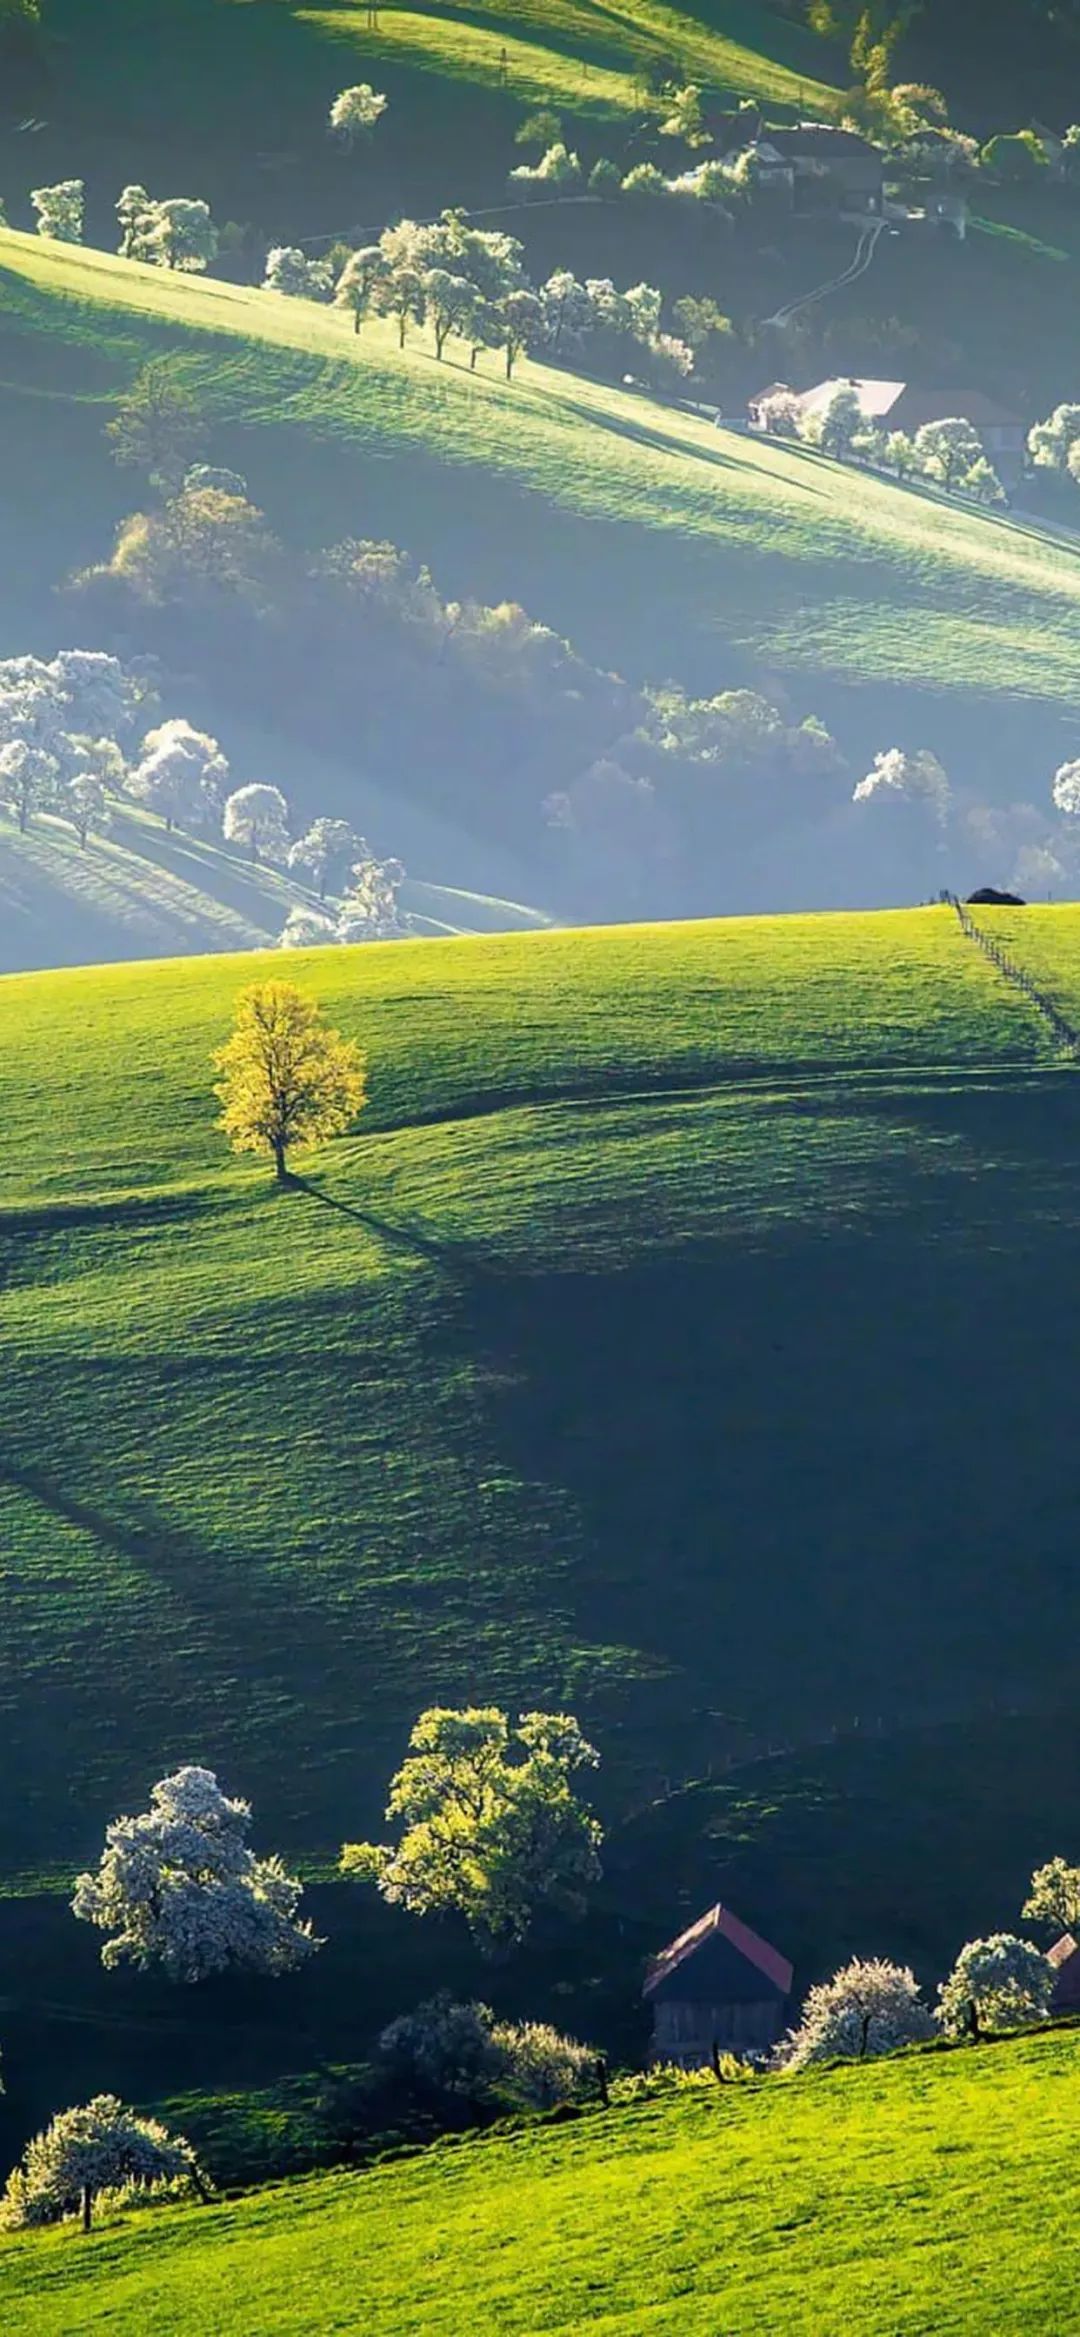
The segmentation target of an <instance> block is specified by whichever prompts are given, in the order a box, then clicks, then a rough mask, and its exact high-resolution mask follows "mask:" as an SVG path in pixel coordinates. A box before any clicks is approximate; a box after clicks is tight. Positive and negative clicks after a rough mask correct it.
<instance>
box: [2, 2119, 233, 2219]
mask: <svg viewBox="0 0 1080 2337" xmlns="http://www.w3.org/2000/svg"><path fill="white" fill-rule="evenodd" d="M178 2181H183V2182H188V2183H190V2184H191V2186H192V2188H193V2190H195V2191H197V2192H198V2195H199V2197H200V2199H204V2200H205V2199H208V2198H209V2192H208V2191H207V2188H206V2183H205V2181H204V2178H203V2176H202V2174H201V2172H200V2169H199V2163H198V2160H197V2159H196V2156H195V2153H194V2151H193V2150H192V2147H191V2144H190V2142H186V2141H185V2140H184V2137H183V2135H182V2134H170V2133H169V2130H168V2128H167V2127H165V2126H162V2125H161V2124H160V2123H159V2121H158V2119H156V2118H145V2117H142V2116H140V2114H139V2113H138V2112H137V2111H135V2110H129V2109H127V2108H126V2107H125V2105H124V2103H123V2102H121V2101H118V2100H117V2098H116V2095H115V2094H95V2096H94V2099H93V2101H92V2102H85V2103H83V2104H82V2105H81V2107H80V2108H79V2109H76V2110H61V2112H60V2114H59V2117H56V2118H54V2119H53V2121H52V2124H51V2126H47V2127H46V2128H45V2131H44V2133H42V2134H35V2136H34V2139H33V2141H32V2142H29V2143H28V2144H27V2146H26V2149H25V2151H24V2153H23V2156H22V2160H21V2162H20V2164H19V2165H18V2166H17V2167H15V2168H14V2169H13V2171H12V2173H11V2174H10V2175H9V2176H8V2179H7V2186H6V2188H5V2191H4V2195H3V2199H2V2201H0V2224H3V2225H4V2226H5V2227H6V2228H7V2229H8V2230H9V2231H10V2230H18V2229H20V2228H23V2227H25V2226H27V2225H34V2224H46V2223H59V2222H60V2221H61V2219H62V2218H63V2217H64V2216H67V2215H81V2217H82V2227H83V2230H84V2231H87V2232H88V2231H89V2230H90V2227H91V2224H92V2222H93V2218H94V2202H95V2200H96V2199H97V2198H99V2197H100V2194H101V2193H102V2192H103V2191H116V2190H119V2189H120V2188H121V2187H126V2186H127V2185H129V2184H135V2185H137V2187H138V2188H139V2189H140V2190H150V2189H152V2188H153V2187H154V2185H156V2184H158V2183H170V2182H171V2183H175V2182H178Z"/></svg>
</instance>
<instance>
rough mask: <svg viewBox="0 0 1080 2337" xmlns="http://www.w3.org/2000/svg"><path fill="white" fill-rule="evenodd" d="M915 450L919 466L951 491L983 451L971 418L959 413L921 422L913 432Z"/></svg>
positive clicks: (946, 490)
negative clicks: (970, 420) (939, 419)
mask: <svg viewBox="0 0 1080 2337" xmlns="http://www.w3.org/2000/svg"><path fill="white" fill-rule="evenodd" d="M915 454H916V458H917V461H918V464H919V468H920V470H921V471H922V472H923V473H924V475H925V476H926V477H927V478H928V479H937V480H939V481H940V483H941V485H942V486H943V487H944V489H945V493H946V494H947V495H951V493H952V491H953V488H954V487H956V486H958V485H959V483H960V480H961V479H964V478H966V477H967V474H968V472H969V471H970V470H972V469H973V468H974V466H975V464H976V463H977V462H978V461H979V458H980V456H981V454H982V440H981V439H980V437H979V433H978V431H977V430H975V429H974V428H973V427H972V424H971V423H970V422H965V421H964V420H963V418H962V417H961V416H959V415H956V416H952V417H950V418H949V419H947V420H945V421H942V422H924V423H923V425H922V428H921V430H917V431H916V432H915Z"/></svg>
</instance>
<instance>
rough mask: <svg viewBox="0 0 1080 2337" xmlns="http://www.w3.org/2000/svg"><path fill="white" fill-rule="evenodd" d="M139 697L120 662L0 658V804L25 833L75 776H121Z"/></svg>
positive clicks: (85, 654)
mask: <svg viewBox="0 0 1080 2337" xmlns="http://www.w3.org/2000/svg"><path fill="white" fill-rule="evenodd" d="M139 697H140V692H139V688H138V685H137V684H136V682H135V680H134V678H133V677H132V676H131V675H130V674H129V673H128V672H127V671H126V670H125V668H124V667H123V666H122V665H121V663H120V661H119V659H118V658H115V657H109V656H107V655H106V654H105V652H104V651H100V650H91V649H62V650H60V651H58V653H57V655H56V656H55V657H53V658H50V659H48V660H45V659H43V658H38V657H10V658H5V659H2V660H0V802H3V803H5V804H6V805H7V806H8V808H9V810H11V811H12V812H13V813H14V815H15V817H16V818H17V820H18V822H19V826H20V828H24V829H25V827H26V826H27V823H28V822H29V820H30V819H31V817H32V816H33V814H34V812H35V811H38V810H41V809H42V808H44V807H45V806H46V805H48V804H49V803H50V802H52V801H54V800H55V799H56V798H57V795H58V793H59V792H60V791H61V790H62V789H63V788H64V787H66V786H67V785H68V784H69V782H71V781H72V780H74V779H75V777H76V776H77V775H78V774H80V773H84V772H89V771H96V773H97V776H98V777H99V778H101V779H105V778H109V779H113V778H115V777H116V776H118V775H120V774H122V771H123V757H122V753H121V750H120V748H119V746H118V744H117V740H118V738H122V739H124V740H125V741H126V739H127V738H128V736H129V735H130V732H131V729H132V726H133V723H134V721H135V718H136V714H137V711H138V706H139Z"/></svg>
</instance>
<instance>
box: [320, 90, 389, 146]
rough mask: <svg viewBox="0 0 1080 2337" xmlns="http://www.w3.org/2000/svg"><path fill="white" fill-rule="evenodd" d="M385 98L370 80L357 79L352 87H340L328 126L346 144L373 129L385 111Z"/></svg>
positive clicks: (331, 109)
mask: <svg viewBox="0 0 1080 2337" xmlns="http://www.w3.org/2000/svg"><path fill="white" fill-rule="evenodd" d="M386 106H387V100H386V98H385V97H384V96H383V95H382V93H381V91H380V90H377V89H373V88H372V86H371V83H370V81H358V82H357V83H356V85H355V87H354V88H352V89H342V90H340V91H339V93H338V95H337V97H336V98H335V99H334V102H333V105H332V106H331V108H330V127H331V129H332V130H333V132H334V134H335V136H336V137H338V138H344V139H345V140H346V142H347V143H348V144H350V145H351V144H352V142H353V140H354V139H356V138H359V137H361V136H362V135H363V133H364V132H365V131H366V130H373V129H374V128H375V124H376V122H381V120H382V117H383V115H384V113H385V112H386Z"/></svg>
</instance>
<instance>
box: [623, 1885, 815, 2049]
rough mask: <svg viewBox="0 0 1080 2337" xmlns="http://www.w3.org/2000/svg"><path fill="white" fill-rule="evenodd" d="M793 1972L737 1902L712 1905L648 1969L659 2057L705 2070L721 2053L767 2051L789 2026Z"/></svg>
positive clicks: (647, 1989)
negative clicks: (737, 1909)
mask: <svg viewBox="0 0 1080 2337" xmlns="http://www.w3.org/2000/svg"><path fill="white" fill-rule="evenodd" d="M792 1978H793V1971H792V1966H791V1965H790V1964H789V1962H788V1960H787V1957H786V1956H782V1955H781V1954H780V1952H779V1950H778V1949H777V1948H774V1947H770V1945H769V1942H768V1940H765V1939H760V1938H759V1937H758V1934H757V1932H756V1931H751V1929H750V1926H749V1924H747V1923H741V1922H740V1921H739V1918H738V1916H737V1915H733V1914H732V1912H731V1909H730V1907H722V1906H719V1905H718V1906H716V1907H710V1909H709V1911H708V1914H707V1915H702V1916H700V1917H699V1919H698V1921H697V1922H696V1923H692V1924H691V1925H690V1928H689V1930H688V1931H683V1932H681V1933H680V1935H679V1937H678V1939H673V1940H672V1942H671V1945H670V1947H666V1948H665V1949H664V1950H663V1952H662V1954H661V1955H658V1956H654V1957H653V1960H652V1963H651V1964H650V1966H649V1969H648V1972H647V1973H646V1976H645V1986H644V1989H643V1991H642V1993H643V1995H644V1998H645V2001H646V2003H647V2004H650V2005H651V2006H652V2014H653V2034H652V2057H653V2060H654V2061H669V2062H675V2063H676V2064H677V2066H678V2067H679V2068H680V2069H703V2068H705V2067H706V2066H707V2065H708V2063H709V2061H710V2060H711V2059H712V2056H713V2053H714V2052H720V2053H737V2054H740V2055H743V2056H745V2055H747V2054H750V2053H767V2052H768V2051H769V2050H770V2048H771V2047H772V2046H773V2045H775V2044H776V2042H777V2039H778V2038H779V2037H780V2036H781V2035H782V2033H783V2030H784V2028H785V2027H786V2025H787V2008H788V2002H789V1999H790V1996H791V1983H792Z"/></svg>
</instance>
